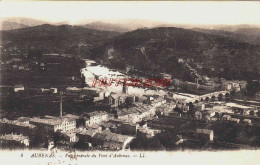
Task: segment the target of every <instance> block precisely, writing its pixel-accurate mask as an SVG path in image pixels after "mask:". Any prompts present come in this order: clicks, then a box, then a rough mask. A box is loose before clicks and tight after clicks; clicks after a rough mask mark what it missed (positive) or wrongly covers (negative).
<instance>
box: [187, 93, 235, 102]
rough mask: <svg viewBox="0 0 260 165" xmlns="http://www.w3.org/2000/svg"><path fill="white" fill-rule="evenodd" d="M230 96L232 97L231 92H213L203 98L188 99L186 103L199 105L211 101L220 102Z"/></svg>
mask: <svg viewBox="0 0 260 165" xmlns="http://www.w3.org/2000/svg"><path fill="white" fill-rule="evenodd" d="M229 96H230V91H217V92H212V93H208V94H205V95H201V96H195V97H194V98H190V99H187V100H186V101H185V102H186V103H190V102H191V103H198V102H202V101H210V100H211V101H215V100H218V98H225V97H229Z"/></svg>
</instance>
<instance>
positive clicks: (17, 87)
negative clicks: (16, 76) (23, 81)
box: [14, 85, 24, 92]
mask: <svg viewBox="0 0 260 165" xmlns="http://www.w3.org/2000/svg"><path fill="white" fill-rule="evenodd" d="M19 91H24V86H23V85H15V86H14V92H19Z"/></svg>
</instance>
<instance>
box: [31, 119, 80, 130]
mask: <svg viewBox="0 0 260 165" xmlns="http://www.w3.org/2000/svg"><path fill="white" fill-rule="evenodd" d="M30 124H33V125H36V126H38V127H41V128H43V129H46V130H49V131H53V132H56V131H58V130H61V131H70V130H73V129H76V120H75V119H72V118H67V117H64V118H60V117H55V116H45V118H43V119H42V118H38V117H34V118H31V119H30Z"/></svg>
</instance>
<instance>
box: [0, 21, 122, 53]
mask: <svg viewBox="0 0 260 165" xmlns="http://www.w3.org/2000/svg"><path fill="white" fill-rule="evenodd" d="M118 34H119V33H117V32H108V31H98V30H93V29H87V28H83V27H79V26H72V25H60V26H54V25H49V24H44V25H39V26H34V27H28V28H23V29H17V30H10V31H2V32H1V35H2V40H3V43H4V47H5V48H10V47H14V46H15V47H18V48H20V49H26V48H30V47H34V48H38V49H42V50H43V51H48V52H52V53H57V52H66V51H70V50H71V49H76V48H78V46H86V45H87V46H94V45H96V44H101V43H102V42H103V41H105V40H107V39H109V38H111V37H114V36H116V35H118ZM67 53H68V52H67ZM72 53H75V51H74V52H73V51H72Z"/></svg>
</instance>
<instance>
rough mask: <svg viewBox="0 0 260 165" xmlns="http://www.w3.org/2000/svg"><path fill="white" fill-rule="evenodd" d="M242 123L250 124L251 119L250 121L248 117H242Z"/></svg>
mask: <svg viewBox="0 0 260 165" xmlns="http://www.w3.org/2000/svg"><path fill="white" fill-rule="evenodd" d="M243 123H244V124H248V125H251V124H252V121H251V120H250V119H244V120H243Z"/></svg>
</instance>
